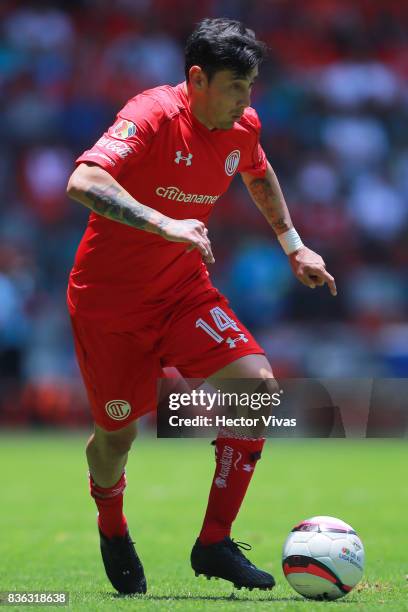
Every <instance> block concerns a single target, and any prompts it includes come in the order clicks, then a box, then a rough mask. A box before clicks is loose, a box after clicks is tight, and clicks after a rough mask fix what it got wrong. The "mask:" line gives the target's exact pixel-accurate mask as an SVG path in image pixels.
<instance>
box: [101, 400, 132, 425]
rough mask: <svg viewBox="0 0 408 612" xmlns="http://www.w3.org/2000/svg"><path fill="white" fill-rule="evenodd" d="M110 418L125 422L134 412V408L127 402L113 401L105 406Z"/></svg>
mask: <svg viewBox="0 0 408 612" xmlns="http://www.w3.org/2000/svg"><path fill="white" fill-rule="evenodd" d="M105 410H106V413H107V414H108V416H110V418H111V419H114V420H115V421H123V420H124V419H126V418H127V417H128V416H129V414H130V413H131V411H132V407H131V405H130V404H129V402H127V401H126V400H111V401H110V402H107V403H106V404H105Z"/></svg>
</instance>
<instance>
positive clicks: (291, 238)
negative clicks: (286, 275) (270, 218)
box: [278, 227, 304, 255]
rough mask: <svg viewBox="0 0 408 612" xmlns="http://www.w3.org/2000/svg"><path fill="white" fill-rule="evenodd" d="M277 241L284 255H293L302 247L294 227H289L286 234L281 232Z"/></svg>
mask: <svg viewBox="0 0 408 612" xmlns="http://www.w3.org/2000/svg"><path fill="white" fill-rule="evenodd" d="M278 240H279V242H280V244H281V247H282V249H283V250H284V251H285V253H286V255H290V254H291V253H294V252H295V251H297V250H298V249H300V248H301V247H302V246H304V244H303V242H302V240H301V238H300V236H299V234H298V233H297V231H296V230H295V228H294V227H291V228H290V229H289V230H287V231H286V232H283V234H279V236H278Z"/></svg>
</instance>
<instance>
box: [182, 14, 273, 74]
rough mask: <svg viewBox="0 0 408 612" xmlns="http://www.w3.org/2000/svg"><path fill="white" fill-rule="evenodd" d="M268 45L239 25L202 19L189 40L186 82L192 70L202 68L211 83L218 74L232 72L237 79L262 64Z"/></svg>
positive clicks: (220, 19)
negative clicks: (224, 71) (222, 71)
mask: <svg viewBox="0 0 408 612" xmlns="http://www.w3.org/2000/svg"><path fill="white" fill-rule="evenodd" d="M265 55H266V45H265V43H263V42H261V41H260V40H257V39H256V37H255V33H254V32H253V31H252V30H250V29H249V28H246V27H245V26H244V24H242V23H241V22H240V21H235V20H233V19H224V18H217V19H203V20H202V21H200V23H199V24H198V25H197V27H196V29H195V30H194V31H193V32H192V33H191V34H190V36H189V37H188V39H187V43H186V48H185V57H186V65H185V73H186V79H187V82H188V80H189V70H190V68H191V66H195V65H197V66H200V68H201V69H202V70H203V71H204V72H205V74H206V75H207V78H208V80H209V81H211V79H212V77H213V76H214V74H215V73H216V72H218V71H219V70H232V71H233V72H234V73H235V74H236V76H238V77H246V76H247V75H248V73H249V72H250V71H251V70H252V69H253V68H255V67H256V66H257V65H258V64H260V63H261V62H262V60H263V59H264V57H265Z"/></svg>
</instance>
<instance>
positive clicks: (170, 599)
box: [0, 433, 408, 612]
mask: <svg viewBox="0 0 408 612" xmlns="http://www.w3.org/2000/svg"><path fill="white" fill-rule="evenodd" d="M85 441H86V435H85V434H84V435H72V436H59V435H51V434H49V435H44V434H41V435H40V434H38V435H15V434H8V435H7V434H5V433H4V434H3V435H2V436H1V437H0V465H1V468H2V469H1V491H2V493H1V503H0V525H1V540H0V553H1V563H0V590H1V591H9V590H11V591H14V590H19V591H21V590H30V591H43V590H50V591H59V590H64V591H69V592H70V597H71V604H70V608H71V609H73V610H84V611H85V610H86V611H90V610H98V611H99V610H110V611H111V610H115V611H116V610H137V609H141V610H182V611H183V612H184V611H189V610H194V611H196V610H220V611H223V610H229V611H234V612H235V611H236V610H238V611H239V612H241V611H242V612H244V611H249V610H253V609H256V610H259V611H261V610H262V611H263V610H265V611H266V610H308V611H313V612H314V611H315V610H322V609H323V608H326V607H329V608H332V607H333V606H337V607H338V608H340V609H344V610H346V611H347V612H349V611H350V612H351V611H352V610H362V611H364V612H366V611H367V610H368V611H369V610H389V611H392V612H397V611H400V610H408V597H407V596H408V588H407V585H408V582H407V574H408V555H407V550H408V545H407V544H408V542H407V539H408V538H407V527H408V525H407V512H408V511H407V508H408V491H407V476H406V467H407V465H408V461H407V459H408V453H407V445H406V441H405V442H403V441H391V440H388V441H381V440H361V441H357V440H354V441H353V440H338V441H335V440H309V441H304V440H303V441H295V440H290V441H289V440H288V441H284V440H280V441H277V442H274V441H272V440H270V441H269V443H268V445H267V447H265V450H264V453H263V457H262V460H261V461H260V463H259V464H258V468H257V471H256V473H255V477H254V480H253V482H252V484H251V487H250V489H249V492H248V495H247V498H246V500H245V503H244V506H243V508H242V510H241V513H240V516H239V518H238V520H237V521H236V524H235V528H234V532H233V537H235V538H236V539H238V540H241V541H244V542H249V543H251V544H252V546H253V550H252V551H251V552H250V553H249V558H250V559H251V560H252V561H254V562H255V563H256V564H258V565H259V566H260V567H262V568H264V569H266V570H268V571H271V572H272V573H273V574H274V575H275V577H276V579H277V586H276V587H275V589H273V591H270V592H266V593H264V592H261V591H252V592H249V591H246V590H242V591H235V592H234V594H233V595H232V593H233V588H232V586H231V585H230V584H229V583H227V582H225V581H222V580H219V581H215V580H211V581H210V582H208V581H207V580H205V578H204V577H200V578H195V576H194V574H193V572H192V570H191V568H190V565H189V554H190V549H191V546H192V544H193V542H194V539H195V537H196V535H197V532H198V530H199V527H200V525H201V520H202V516H203V512H204V508H205V504H206V499H207V494H208V488H209V485H210V481H211V477H212V471H213V467H214V460H213V448H212V447H210V446H209V441H208V440H200V441H199V440H169V441H167V440H156V439H139V440H137V441H136V443H135V445H134V448H133V450H132V453H131V455H130V459H129V464H128V470H127V474H128V488H127V491H126V514H127V517H128V521H129V524H130V527H131V533H132V536H133V538H134V539H135V541H136V544H137V549H138V551H139V553H140V555H141V557H142V559H143V563H144V565H145V570H146V574H147V579H148V595H147V596H146V597H143V598H141V597H138V598H120V597H117V596H116V595H115V594H114V591H113V590H112V588H111V586H110V584H109V583H108V581H107V579H106V578H105V575H104V572H103V568H102V564H101V561H100V558H99V549H98V538H97V532H96V528H95V517H96V509H95V507H94V504H93V500H91V498H90V497H89V495H88V491H87V469H86V463H85V457H84V452H83V448H84V444H85ZM317 514H328V515H334V516H337V517H339V518H342V519H343V520H345V521H347V522H348V523H351V524H352V525H353V526H354V527H355V529H356V530H357V531H358V533H359V535H360V536H361V538H362V540H363V542H364V545H365V549H366V572H365V577H364V580H363V582H362V584H361V586H359V587H358V588H356V589H355V590H354V591H353V592H352V593H350V595H348V596H347V597H345V598H344V599H342V600H338V601H337V602H330V603H325V602H322V603H320V602H310V601H306V600H303V599H302V598H301V597H300V596H298V595H297V594H296V593H295V592H294V591H292V590H291V588H290V587H289V585H288V584H287V582H286V580H285V578H284V576H283V574H282V570H281V566H280V555H281V548H282V543H283V541H284V539H285V537H286V535H287V533H288V532H289V530H290V528H291V527H292V526H293V525H294V524H295V523H296V522H297V521H299V520H300V519H303V518H307V517H308V516H312V515H317ZM5 609H10V608H5ZM12 609H16V610H21V609H22V607H19V608H17V607H13V608H12ZM24 609H34V608H32V607H28V606H25V607H24ZM46 609H53V610H57V609H60V610H61V608H57V607H55V606H52V607H51V606H50V607H48V608H46ZM62 609H64V608H62ZM65 609H66V608H65Z"/></svg>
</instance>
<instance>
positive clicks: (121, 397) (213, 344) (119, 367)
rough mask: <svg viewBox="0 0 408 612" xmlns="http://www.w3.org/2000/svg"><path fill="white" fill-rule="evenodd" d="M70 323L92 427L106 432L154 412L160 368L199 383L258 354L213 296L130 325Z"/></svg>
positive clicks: (214, 293)
mask: <svg viewBox="0 0 408 612" xmlns="http://www.w3.org/2000/svg"><path fill="white" fill-rule="evenodd" d="M71 321H72V327H73V332H74V341H75V349H76V354H77V358H78V363H79V367H80V369H81V373H82V377H83V380H84V383H85V386H86V389H87V393H88V398H89V401H90V404H91V408H92V414H93V418H94V421H95V422H96V423H97V425H99V426H100V427H102V428H103V429H106V430H108V431H114V430H116V429H120V428H122V427H125V426H126V425H128V424H129V423H130V422H131V421H134V420H135V419H137V418H138V417H140V416H142V415H143V414H146V413H147V412H150V411H151V410H155V408H156V395H157V383H158V380H159V379H160V378H163V376H164V374H163V368H164V367H168V366H173V367H176V368H177V369H178V370H179V372H180V374H181V375H182V376H183V377H184V378H207V377H208V376H210V375H212V374H214V373H215V372H217V371H218V370H220V369H221V368H223V367H225V366H226V365H228V364H229V363H231V362H233V361H235V360H236V359H239V358H240V357H243V356H244V355H252V354H255V353H262V354H263V353H264V351H263V350H262V348H261V347H260V346H259V344H258V343H257V342H256V340H255V339H254V338H253V337H252V335H251V334H250V333H249V331H248V330H247V329H246V328H245V327H244V325H242V323H240V321H239V320H238V319H237V317H236V315H235V313H234V312H233V311H232V310H231V308H230V307H229V305H228V301H227V299H226V298H225V297H224V296H222V295H221V294H220V293H219V292H218V291H217V290H216V289H212V290H209V291H207V292H205V293H204V294H202V295H201V296H200V297H199V298H197V297H196V298H195V299H194V300H192V301H189V300H188V299H184V300H183V301H182V302H178V303H177V304H176V306H175V307H174V306H173V307H172V308H171V310H169V308H168V307H167V309H166V308H164V307H161V308H154V309H152V310H150V311H149V312H145V313H144V314H139V315H137V316H136V315H135V316H134V318H131V319H129V318H125V319H123V318H120V317H117V318H116V319H103V320H101V319H99V320H98V321H94V320H92V319H91V318H85V317H82V316H80V315H79V314H74V315H71Z"/></svg>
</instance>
